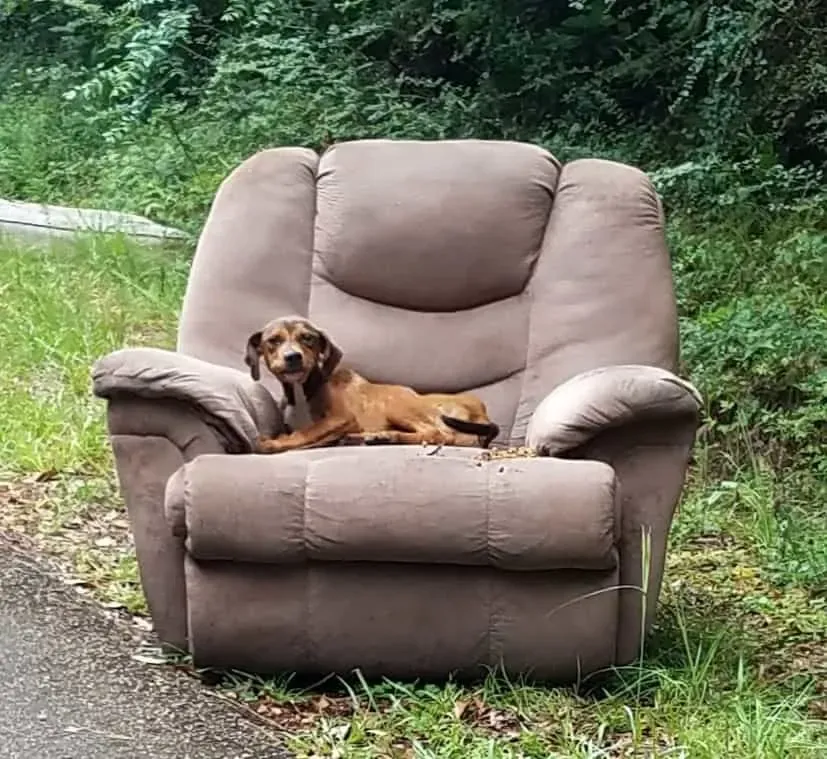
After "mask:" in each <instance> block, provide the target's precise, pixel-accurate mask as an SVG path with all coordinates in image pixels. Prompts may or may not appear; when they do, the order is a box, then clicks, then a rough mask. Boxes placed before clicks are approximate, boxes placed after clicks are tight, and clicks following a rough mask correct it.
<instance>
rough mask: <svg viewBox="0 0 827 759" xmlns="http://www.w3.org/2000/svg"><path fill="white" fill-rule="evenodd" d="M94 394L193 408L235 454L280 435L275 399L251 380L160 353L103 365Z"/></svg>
mask: <svg viewBox="0 0 827 759" xmlns="http://www.w3.org/2000/svg"><path fill="white" fill-rule="evenodd" d="M92 380H93V390H94V393H95V394H96V395H97V396H99V397H101V398H109V399H112V398H117V397H122V396H135V397H138V398H147V399H172V400H179V401H183V402H185V403H189V404H191V405H192V406H193V407H194V408H195V409H196V410H197V411H198V412H199V413H201V414H202V416H203V418H204V421H205V422H206V423H207V424H210V425H213V426H215V427H216V429H217V431H218V432H219V434H221V436H222V438H223V439H224V440H225V441H226V448H227V450H228V451H230V452H234V453H248V452H250V451H252V450H253V445H254V443H255V440H256V437H257V436H258V435H259V434H268V435H269V434H273V433H275V432H277V431H278V430H279V429H281V415H280V412H279V408H278V406H277V405H276V403H275V401H274V400H273V396H272V395H270V393H268V392H267V390H265V388H264V387H263V386H261V385H260V384H258V383H256V382H253V381H252V379H251V378H250V376H249V375H248V374H244V373H242V372H240V371H237V370H235V369H229V368H227V367H224V366H217V365H215V364H210V363H207V362H206V361H200V360H198V359H195V358H191V357H189V356H185V355H182V354H180V353H175V352H173V351H165V350H160V349H156V348H129V349H125V350H119V351H115V352H114V353H110V354H109V355H107V356H105V357H104V358H102V359H99V360H98V361H97V362H96V363H95V365H94V367H93V370H92Z"/></svg>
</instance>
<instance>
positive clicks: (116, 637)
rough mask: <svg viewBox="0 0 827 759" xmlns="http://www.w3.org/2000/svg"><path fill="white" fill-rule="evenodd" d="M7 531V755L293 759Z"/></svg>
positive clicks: (2, 601)
mask: <svg viewBox="0 0 827 759" xmlns="http://www.w3.org/2000/svg"><path fill="white" fill-rule="evenodd" d="M138 643H139V642H138V641H137V640H136V639H135V637H134V636H133V635H131V634H130V633H129V631H128V630H127V628H126V626H125V625H121V624H120V623H117V622H115V621H113V620H111V619H109V618H108V617H107V616H106V615H105V614H104V612H103V611H102V610H101V609H100V608H99V607H97V606H95V605H94V604H92V603H91V602H89V601H87V600H86V599H84V598H82V597H81V596H79V595H78V594H77V593H76V592H75V591H74V590H73V589H71V588H69V587H67V586H65V585H64V584H63V583H61V582H60V580H58V579H56V578H55V577H53V576H52V575H50V574H49V573H48V572H47V570H46V568H45V566H44V565H43V564H42V563H40V562H39V561H37V560H35V559H32V558H30V557H28V556H26V555H24V554H22V553H21V552H20V551H19V550H17V549H16V548H15V547H14V546H13V545H12V544H11V543H9V542H8V541H6V540H5V539H4V538H3V537H2V535H0V757H2V759H7V758H8V759H144V757H145V758H146V759H173V757H174V759H213V757H215V759H219V758H220V759H286V758H287V757H288V756H289V755H288V753H287V752H286V751H284V750H283V749H281V748H280V747H279V745H278V743H277V742H276V741H275V739H274V737H273V736H272V735H271V734H269V733H267V732H266V731H265V730H264V728H263V727H261V726H260V725H258V724H255V723H254V722H253V721H251V720H250V719H248V718H247V717H245V716H244V715H242V714H240V713H239V712H238V711H237V710H235V709H233V708H232V707H231V706H229V705H227V704H225V703H223V702H222V701H220V700H218V699H217V698H216V697H215V696H212V695H210V694H209V692H207V690H206V688H205V687H204V686H203V685H201V683H199V682H198V681H196V680H194V679H193V678H191V677H188V676H187V675H185V674H183V673H179V672H176V671H174V670H172V669H170V668H168V667H159V666H152V665H146V664H141V663H139V662H137V661H134V660H133V659H132V658H131V655H132V654H133V653H135V652H136V650H137V649H138Z"/></svg>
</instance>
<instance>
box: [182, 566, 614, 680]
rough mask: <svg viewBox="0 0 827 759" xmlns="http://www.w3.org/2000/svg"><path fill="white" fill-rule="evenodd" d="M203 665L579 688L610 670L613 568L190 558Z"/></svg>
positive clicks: (196, 651) (194, 629) (198, 662)
mask: <svg viewBox="0 0 827 759" xmlns="http://www.w3.org/2000/svg"><path fill="white" fill-rule="evenodd" d="M186 578H187V600H188V602H189V629H190V631H191V635H192V638H191V644H190V645H191V651H192V655H193V661H194V664H195V666H214V667H237V668H240V669H243V670H245V671H250V672H263V673H272V672H298V673H301V674H306V675H310V676H320V677H324V676H326V675H328V674H329V673H330V672H338V673H342V674H346V673H349V672H351V671H352V670H353V669H354V668H355V667H358V668H359V670H360V672H361V673H362V674H363V675H364V676H365V677H368V678H378V677H383V676H385V677H394V678H417V679H420V678H429V679H430V678H440V679H441V678H445V677H446V676H447V675H449V674H454V675H456V676H457V677H460V678H478V677H484V676H485V675H486V674H487V673H488V671H490V669H495V670H497V671H505V672H506V673H507V674H508V675H510V676H512V677H517V676H520V675H523V676H526V677H533V678H536V679H539V680H543V681H549V682H559V683H571V682H575V681H578V680H581V679H582V678H583V677H584V676H585V675H586V674H587V673H592V672H595V671H597V670H600V669H603V668H605V667H608V666H610V665H611V664H613V663H614V657H615V642H616V640H617V622H618V601H617V594H616V593H614V592H611V588H612V587H614V586H616V585H617V581H618V574H617V570H616V569H615V570H609V571H607V572H579V571H571V570H568V571H566V570H559V571H553V572H501V571H498V570H496V569H492V568H489V567H469V566H452V565H445V564H402V563H395V564H391V563H367V562H359V563H338V562H337V563H311V564H306V565H293V566H285V565H275V566H274V565H266V564H242V563H239V562H230V561H197V560H195V559H193V558H192V557H187V559H186Z"/></svg>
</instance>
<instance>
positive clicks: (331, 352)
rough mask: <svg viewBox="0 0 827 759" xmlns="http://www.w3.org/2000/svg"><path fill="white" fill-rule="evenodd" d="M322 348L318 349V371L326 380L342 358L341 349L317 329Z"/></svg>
mask: <svg viewBox="0 0 827 759" xmlns="http://www.w3.org/2000/svg"><path fill="white" fill-rule="evenodd" d="M319 337H320V338H321V342H322V348H321V350H320V351H319V371H320V372H321V373H322V377H323V378H324V379H325V381H327V380H328V379H330V375H331V374H333V372H334V371H335V370H336V367H337V366H338V365H339V362H340V361H341V360H342V351H341V349H340V348H339V346H338V345H336V343H334V342H333V341H332V340H331V339H330V338H329V337H328V336H327V335H326V334H325V333H324V332H322V331H321V330H319Z"/></svg>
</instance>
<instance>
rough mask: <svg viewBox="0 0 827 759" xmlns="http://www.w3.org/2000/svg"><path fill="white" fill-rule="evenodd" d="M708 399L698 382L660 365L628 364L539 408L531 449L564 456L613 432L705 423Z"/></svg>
mask: <svg viewBox="0 0 827 759" xmlns="http://www.w3.org/2000/svg"><path fill="white" fill-rule="evenodd" d="M701 405H702V399H701V395H700V393H699V392H698V391H697V390H696V389H695V387H694V386H693V385H692V383H690V382H688V381H687V380H684V379H681V378H680V377H677V376H676V375H674V374H672V372H668V371H666V370H665V369H659V368H657V367H654V366H644V365H637V364H624V365H619V366H605V367H601V368H599V369H594V370H592V371H588V372H583V373H582V374H578V375H576V376H574V377H572V378H571V379H569V380H567V381H566V382H564V383H563V384H561V385H559V386H558V387H556V388H555V389H554V390H552V391H551V392H550V393H549V394H548V395H547V396H546V397H545V398H544V399H543V400H542V401H541V402H540V404H539V405H538V406H537V408H536V409H535V411H534V414H533V415H532V417H531V420H530V422H529V425H528V430H527V432H526V445H528V446H529V447H531V448H534V449H536V450H537V451H539V452H540V453H541V454H544V455H546V456H559V455H561V454H564V453H566V452H569V451H572V450H574V449H576V448H581V447H582V446H584V445H586V444H587V443H588V442H589V441H590V440H591V439H593V438H594V437H596V436H598V435H599V434H601V433H602V432H605V431H607V430H609V429H612V428H616V427H622V426H626V425H635V424H636V423H639V422H649V421H657V420H662V421H663V423H664V424H666V425H668V424H669V420H670V419H680V420H681V421H684V420H685V419H686V417H694V418H695V419H696V420H698V422H699V421H700V409H701Z"/></svg>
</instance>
